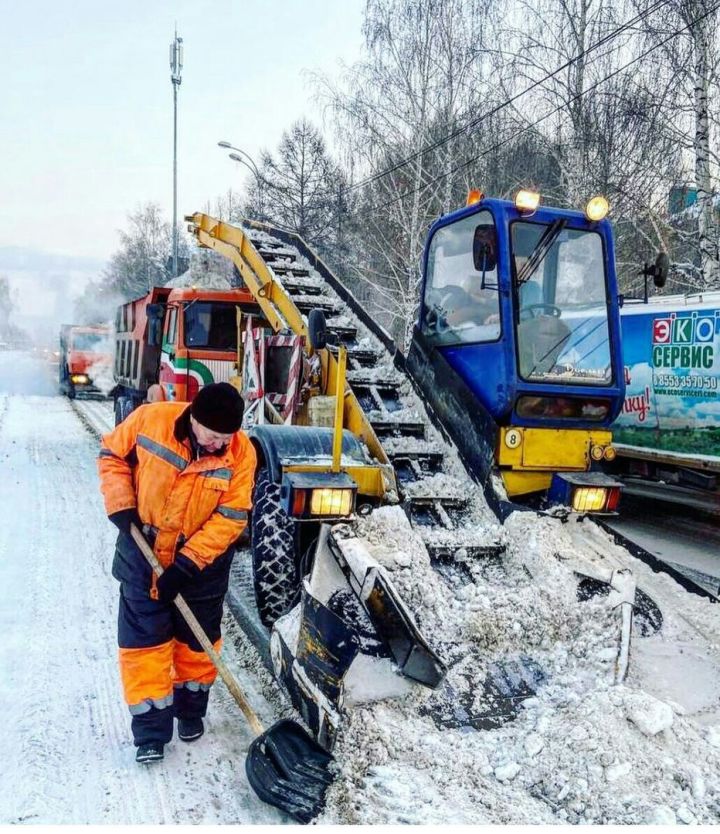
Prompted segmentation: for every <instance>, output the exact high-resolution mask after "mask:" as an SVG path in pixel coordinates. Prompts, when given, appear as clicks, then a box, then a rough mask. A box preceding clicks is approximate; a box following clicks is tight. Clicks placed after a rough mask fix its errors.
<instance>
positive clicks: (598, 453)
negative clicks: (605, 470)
mask: <svg viewBox="0 0 720 834" xmlns="http://www.w3.org/2000/svg"><path fill="white" fill-rule="evenodd" d="M604 451H605V450H604V449H603V447H602V446H593V447H592V449H590V457H591V458H592V459H593V460H602V459H603V452H604Z"/></svg>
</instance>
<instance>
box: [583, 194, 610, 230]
mask: <svg viewBox="0 0 720 834" xmlns="http://www.w3.org/2000/svg"><path fill="white" fill-rule="evenodd" d="M609 211H610V203H608V201H607V200H606V199H605V198H604V197H603V196H601V195H600V194H598V196H597V197H593V198H592V199H590V200H588V201H587V205H586V206H585V217H587V219H588V220H590V221H591V222H593V223H597V221H598V220H602V219H603V218H604V217H607V213H608V212H609Z"/></svg>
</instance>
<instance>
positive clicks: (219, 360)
mask: <svg viewBox="0 0 720 834" xmlns="http://www.w3.org/2000/svg"><path fill="white" fill-rule="evenodd" d="M238 314H240V316H247V315H251V316H252V317H253V321H254V322H255V324H256V326H258V327H263V326H267V322H266V321H265V319H264V317H263V315H262V311H261V310H260V308H259V306H258V304H257V302H256V301H255V299H254V298H253V296H252V295H251V294H250V293H249V292H248V291H247V290H246V289H233V290H209V289H195V288H191V287H183V288H177V289H170V288H169V287H154V288H153V289H152V290H150V292H149V293H148V294H147V295H145V296H142V297H141V298H136V299H134V300H133V301H128V302H127V303H126V304H123V305H122V306H121V307H119V308H118V310H117V317H116V321H115V362H114V366H113V376H114V381H115V387H114V388H113V390H112V392H111V396H112V397H113V399H114V401H115V424H116V425H117V424H118V423H119V422H120V421H121V420H124V419H125V417H127V415H128V414H130V412H131V411H133V410H134V409H136V408H137V407H138V406H139V405H141V404H142V403H144V402H154V401H157V400H170V401H180V402H189V401H190V400H192V399H193V397H194V396H195V394H197V392H198V390H199V389H200V388H202V386H203V385H207V383H209V382H228V381H230V380H231V379H232V378H233V377H236V376H237V375H238V360H239V354H238V321H239V319H238Z"/></svg>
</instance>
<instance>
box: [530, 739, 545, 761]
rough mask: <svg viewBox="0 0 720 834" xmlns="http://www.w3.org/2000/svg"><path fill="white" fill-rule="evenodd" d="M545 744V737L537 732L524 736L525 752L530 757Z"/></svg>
mask: <svg viewBox="0 0 720 834" xmlns="http://www.w3.org/2000/svg"><path fill="white" fill-rule="evenodd" d="M544 746H545V739H544V738H543V737H542V736H541V735H540V734H539V733H528V735H527V736H526V737H525V752H526V753H527V754H528V756H530V758H532V757H533V756H537V754H538V753H539V752H540V751H541V750H542V749H543V747H544Z"/></svg>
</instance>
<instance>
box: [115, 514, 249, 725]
mask: <svg viewBox="0 0 720 834" xmlns="http://www.w3.org/2000/svg"><path fill="white" fill-rule="evenodd" d="M130 535H131V536H132V537H133V539H134V541H135V544H137V546H138V547H139V548H140V550H141V551H142V554H143V556H144V557H145V558H146V559H147V560H148V562H149V563H150V565H151V566H152V569H153V570H154V571H155V573H156V574H157V575H158V576H162V575H163V573H164V570H163V567H162V565H161V564H160V562H159V561H158V558H157V556H156V555H155V554H154V553H153V550H152V548H151V547H150V545H149V544H148V543H147V541H146V539H145V536H143V534H142V533H141V532H140V530H138V528H137V527H136V526H135V525H134V524H131V525H130ZM175 605H176V606H177V609H178V611H179V612H180V613H181V614H182V616H183V619H184V620H185V622H186V623H187V624H188V625H189V626H190V630H191V631H192V633H193V634H194V635H195V637H196V638H197V640H198V642H199V643H200V645H201V646H202V647H203V649H204V651H205V654H207V656H208V657H209V658H210V660H212V663H213V666H214V667H215V668H216V669H217V670H218V674H219V675H220V677H221V678H222V679H223V681H225V686H227V688H228V689H229V690H230V694H231V695H232V696H233V698H234V699H235V701H236V702H237V705H238V706H239V707H240V709H241V710H242V713H243V715H244V716H245V718H246V719H247V722H248V724H249V725H250V727H251V729H252V731H253V732H254V733H255V735H256V736H259V735H260V734H261V733H263V732H265V728H264V727H263V725H262V724H261V723H260V719H259V718H258V717H257V715H256V714H255V712H254V711H253V708H252V707H251V706H250V704H249V703H248V701H247V698H246V697H245V695H244V693H243V691H242V689H240V685H239V684H238V682H237V681H236V680H235V678H234V677H233V675H232V672H231V671H230V670H229V669H228V667H227V665H226V663H225V661H224V660H223V659H222V658H221V657H220V655H219V654H218V653H217V652H216V651H215V647H214V646H213V644H212V643H211V642H210V640H209V638H208V636H207V634H205V632H204V631H203V627H202V626H201V625H200V623H199V622H198V620H197V617H196V616H195V615H194V614H193V612H192V611H191V610H190V607H189V606H188V604H187V602H185V600H184V599H183V598H182V597H181V596H180V594H178V595H177V596H176V597H175Z"/></svg>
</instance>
